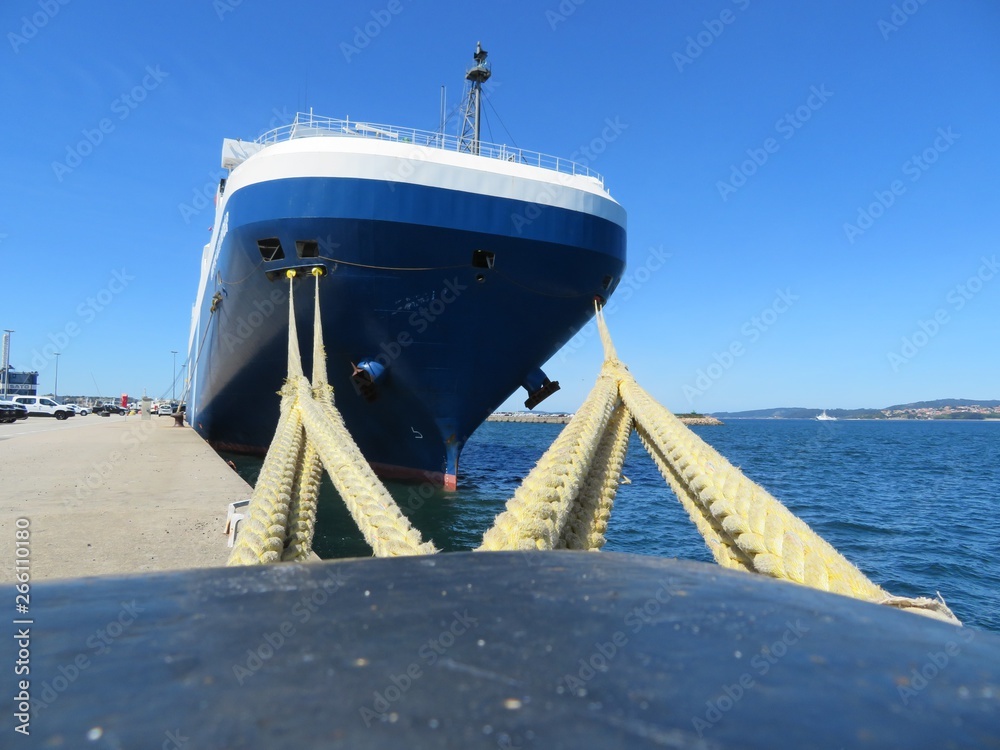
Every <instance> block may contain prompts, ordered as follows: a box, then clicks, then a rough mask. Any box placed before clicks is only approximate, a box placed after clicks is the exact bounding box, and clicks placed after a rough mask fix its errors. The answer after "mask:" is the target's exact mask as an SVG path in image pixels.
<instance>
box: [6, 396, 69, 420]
mask: <svg viewBox="0 0 1000 750" xmlns="http://www.w3.org/2000/svg"><path fill="white" fill-rule="evenodd" d="M14 401H16V402H17V403H19V404H24V406H25V407H26V408H27V410H28V415H29V416H32V417H55V418H56V419H68V418H69V417H72V416H75V415H76V412H74V411H73V410H72V409H70V408H69V407H68V406H64V405H63V404H60V403H59V402H57V401H53V400H52V399H51V398H47V397H45V396H16V397H15V398H14Z"/></svg>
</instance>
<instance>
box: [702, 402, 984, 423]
mask: <svg viewBox="0 0 1000 750" xmlns="http://www.w3.org/2000/svg"><path fill="white" fill-rule="evenodd" d="M956 406H982V407H986V408H990V407H997V406H1000V401H997V400H993V401H990V400H979V401H977V400H972V399H967V398H942V399H938V400H937V401H917V402H915V403H912V404H897V405H895V406H886V407H884V409H886V410H892V411H901V410H903V409H942V408H945V407H956ZM822 411H823V410H822V409H806V408H803V407H795V406H792V407H788V406H785V407H779V408H774V409H751V410H749V411H716V412H712V416H713V417H718V418H719V419H815V418H816V416H817V415H818V414H820V413H821V412H822ZM882 411H883V409H827V410H826V413H827V414H828V415H829V416H831V417H836V418H837V419H885V414H883V413H882Z"/></svg>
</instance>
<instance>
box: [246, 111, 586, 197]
mask: <svg viewBox="0 0 1000 750" xmlns="http://www.w3.org/2000/svg"><path fill="white" fill-rule="evenodd" d="M321 136H327V137H330V136H333V137H336V136H340V137H344V136H346V137H351V138H373V139H375V140H382V141H394V142H396V143H408V144H413V145H416V146H426V147H429V148H437V149H441V150H442V151H458V152H466V153H472V154H478V155H479V156H482V157H485V158H488V159H498V160H500V161H509V162H516V163H518V164H527V165H530V166H533V167H541V168H542V169H549V170H552V171H554V172H561V173H563V174H571V175H582V176H585V177H590V178H593V179H595V180H597V181H598V182H599V183H600V184H601V186H602V187H603V185H604V178H603V177H602V176H601V175H600V174H599V173H597V172H595V171H594V170H593V169H590V168H589V167H587V166H585V165H583V164H580V163H578V162H575V161H571V160H570V159H563V158H561V157H558V156H550V155H549V154H542V153H539V152H538V151H529V150H528V149H524V148H518V147H516V146H508V145H507V144H498V143H488V142H487V141H472V140H470V139H468V138H460V137H459V136H456V135H450V134H448V133H441V132H440V131H434V130H419V129H417V128H401V127H397V126H395V125H380V124H376V123H371V122H352V121H351V120H349V119H345V120H340V119H336V118H332V117H317V116H316V115H313V114H309V113H303V112H299V113H297V114H296V115H295V119H294V120H293V121H292V122H291V123H289V124H287V125H282V126H281V127H277V128H274V129H273V130H269V131H267V132H266V133H264V134H263V135H261V136H260V137H259V138H257V139H256V143H259V144H261V145H264V146H267V145H270V144H272V143H278V142H280V141H288V140H292V139H294V138H314V137H321Z"/></svg>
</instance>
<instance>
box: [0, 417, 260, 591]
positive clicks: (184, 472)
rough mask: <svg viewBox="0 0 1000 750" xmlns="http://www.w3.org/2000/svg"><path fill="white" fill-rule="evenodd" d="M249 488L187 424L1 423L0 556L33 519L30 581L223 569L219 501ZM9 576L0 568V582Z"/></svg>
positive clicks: (124, 420)
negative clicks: (18, 525)
mask: <svg viewBox="0 0 1000 750" xmlns="http://www.w3.org/2000/svg"><path fill="white" fill-rule="evenodd" d="M251 492H252V489H251V487H250V486H249V485H248V484H247V483H246V482H245V481H244V480H243V479H241V478H240V476H239V475H238V474H237V473H236V472H235V471H233V470H232V469H231V468H230V467H229V466H228V465H227V464H226V463H225V461H223V460H222V459H221V458H220V457H219V456H218V454H216V453H215V451H213V450H212V448H210V447H209V445H208V444H207V443H206V442H205V441H204V440H203V439H202V438H201V437H200V436H199V435H198V434H197V433H196V432H195V431H194V430H193V429H191V428H190V427H176V426H174V420H173V419H170V418H166V419H164V418H162V417H156V416H153V417H152V419H150V420H145V421H144V420H141V419H140V418H139V417H138V416H131V417H123V416H118V415H115V416H111V417H99V416H96V415H88V416H86V417H80V416H77V417H72V418H71V419H68V420H66V421H63V422H60V421H57V420H55V419H46V418H42V417H30V418H28V419H27V420H24V421H21V422H18V423H16V424H6V425H0V554H2V555H3V556H4V558H5V559H8V560H13V559H14V545H15V533H14V531H15V522H16V520H17V519H19V518H27V519H28V520H29V521H30V531H31V537H30V539H31V542H30V552H31V558H30V559H31V578H32V580H34V581H37V580H50V579H64V578H77V577H81V576H93V575H105V574H115V575H123V574H126V573H144V572H165V571H174V570H181V569H186V568H203V567H213V566H219V565H224V564H225V562H226V558H227V557H228V554H229V550H228V548H227V547H226V538H225V536H224V535H223V526H224V524H225V517H226V506H227V504H228V503H230V502H233V501H234V500H240V499H243V498H248V497H250V493H251ZM13 580H14V567H13V566H10V565H8V566H4V567H3V569H2V572H0V582H5V583H9V582H12V581H13Z"/></svg>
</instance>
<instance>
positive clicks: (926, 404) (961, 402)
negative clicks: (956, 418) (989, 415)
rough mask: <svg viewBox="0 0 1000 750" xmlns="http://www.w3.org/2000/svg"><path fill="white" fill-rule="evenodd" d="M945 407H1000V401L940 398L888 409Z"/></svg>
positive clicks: (888, 407)
mask: <svg viewBox="0 0 1000 750" xmlns="http://www.w3.org/2000/svg"><path fill="white" fill-rule="evenodd" d="M945 406H1000V401H976V400H970V399H967V398H939V399H938V400H937V401H917V402H915V403H912V404H900V405H898V406H887V407H885V408H886V409H940V408H943V407H945Z"/></svg>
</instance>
